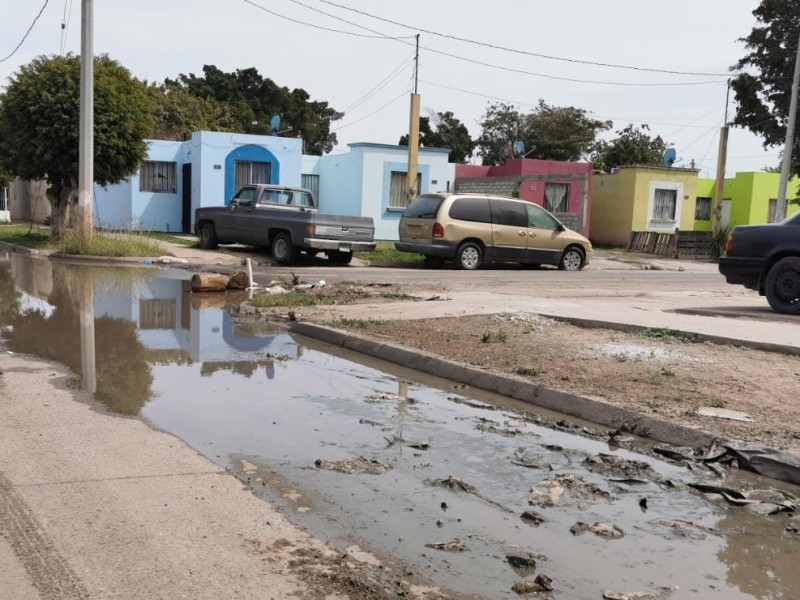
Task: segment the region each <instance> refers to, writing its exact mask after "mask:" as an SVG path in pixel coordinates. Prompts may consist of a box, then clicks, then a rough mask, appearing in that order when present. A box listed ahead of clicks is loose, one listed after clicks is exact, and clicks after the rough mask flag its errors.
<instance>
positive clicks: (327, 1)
mask: <svg viewBox="0 0 800 600" xmlns="http://www.w3.org/2000/svg"><path fill="white" fill-rule="evenodd" d="M319 2H321V3H323V4H328V5H330V6H335V7H337V8H341V9H343V10H347V11H350V12H354V13H357V14H359V15H363V16H365V17H369V18H370V19H376V20H378V21H382V22H384V23H390V24H391V25H397V26H398V27H403V28H404V29H410V30H412V31H419V32H422V33H427V34H430V35H435V36H437V37H441V38H445V39H449V40H455V41H458V42H464V43H467V44H473V45H475V46H482V47H484V48H492V49H493V50H502V51H504V52H512V53H514V54H522V55H525V56H534V57H536V58H544V59H547V60H557V61H562V62H568V63H575V64H581V65H592V66H596V67H608V68H611V69H627V70H630V71H644V72H649V73H666V74H669V75H692V76H699V77H728V76H730V75H731V73H704V72H697V71H675V70H670V69H657V68H651V67H637V66H633V65H622V64H615V63H604V62H598V61H593V60H583V59H577V58H566V57H563V56H553V55H550V54H541V53H539V52H529V51H527V50H519V49H518V48H509V47H506V46H499V45H497V44H491V43H489V42H479V41H477V40H472V39H469V38H463V37H459V36H456V35H450V34H446V33H441V32H438V31H433V30H430V29H425V28H423V27H417V26H415V25H408V24H406V23H400V22H399V21H393V20H392V19H387V18H385V17H380V16H378V15H373V14H371V13H368V12H366V11H363V10H358V9H357V8H352V7H349V6H344V5H343V4H337V3H336V2H331V1H330V0H319ZM733 74H734V75H735V74H736V73H733Z"/></svg>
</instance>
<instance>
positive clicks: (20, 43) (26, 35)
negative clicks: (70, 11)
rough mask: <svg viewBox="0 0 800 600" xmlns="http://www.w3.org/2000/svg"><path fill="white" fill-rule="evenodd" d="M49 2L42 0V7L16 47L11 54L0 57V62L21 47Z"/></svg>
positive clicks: (48, 0) (4, 60)
mask: <svg viewBox="0 0 800 600" xmlns="http://www.w3.org/2000/svg"><path fill="white" fill-rule="evenodd" d="M49 3H50V0H44V4H43V5H42V8H41V9H39V14H37V15H36V17H34V19H33V23H31V26H30V27H28V31H26V32H25V35H24V36H22V39H21V40H20V42H19V44H17V47H16V48H14V49H13V50H12V51H11V54H9V55H8V56H6V57H4V58H0V63H4V62H6V61H7V60H8V59H9V58H11V57H12V56H14V55H15V54H16V53H17V50H19V49H20V48H21V47H22V44H24V43H25V40H27V39H28V36H29V35H30V34H31V31H33V28H34V26H35V25H36V22H37V21H38V20H39V17H41V16H42V13H43V12H44V9H45V8H47V5H48V4H49Z"/></svg>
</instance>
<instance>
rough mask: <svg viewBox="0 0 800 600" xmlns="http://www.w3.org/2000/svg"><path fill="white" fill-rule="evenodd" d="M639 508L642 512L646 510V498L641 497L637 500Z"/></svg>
mask: <svg viewBox="0 0 800 600" xmlns="http://www.w3.org/2000/svg"><path fill="white" fill-rule="evenodd" d="M639 508H641V509H642V512H643V513H644V512H647V498H642V499H641V500H639Z"/></svg>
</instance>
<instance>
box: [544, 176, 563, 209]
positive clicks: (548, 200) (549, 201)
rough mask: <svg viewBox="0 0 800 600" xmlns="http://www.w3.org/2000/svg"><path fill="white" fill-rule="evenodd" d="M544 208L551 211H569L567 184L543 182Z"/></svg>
mask: <svg viewBox="0 0 800 600" xmlns="http://www.w3.org/2000/svg"><path fill="white" fill-rule="evenodd" d="M544 208H545V210H547V211H549V212H551V213H565V212H569V184H568V183H545V184H544Z"/></svg>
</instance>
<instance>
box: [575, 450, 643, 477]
mask: <svg viewBox="0 0 800 600" xmlns="http://www.w3.org/2000/svg"><path fill="white" fill-rule="evenodd" d="M583 465H584V466H585V467H586V468H587V469H589V470H590V471H591V472H592V473H601V474H602V475H605V476H611V477H618V478H622V479H624V480H630V481H632V482H636V483H639V482H640V481H656V480H658V479H659V476H658V473H656V472H655V471H654V470H653V467H651V466H650V465H649V464H648V463H646V462H644V461H641V460H627V459H625V458H622V457H620V456H614V455H612V454H602V453H601V454H598V455H597V456H590V457H588V458H587V459H586V460H584V461H583ZM623 482H624V481H623Z"/></svg>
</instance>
